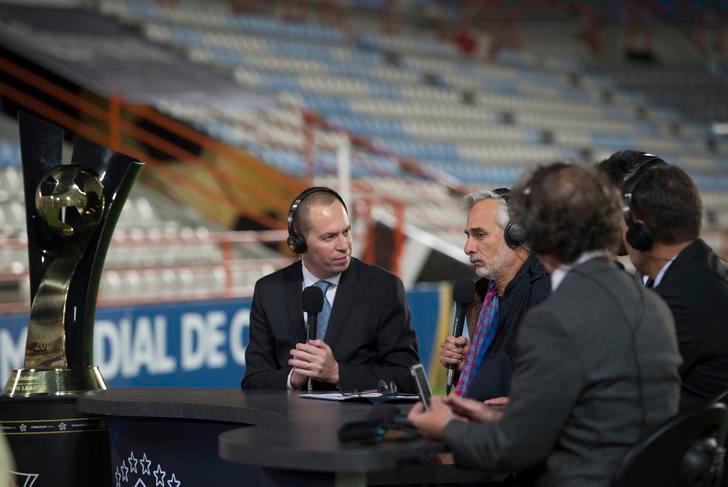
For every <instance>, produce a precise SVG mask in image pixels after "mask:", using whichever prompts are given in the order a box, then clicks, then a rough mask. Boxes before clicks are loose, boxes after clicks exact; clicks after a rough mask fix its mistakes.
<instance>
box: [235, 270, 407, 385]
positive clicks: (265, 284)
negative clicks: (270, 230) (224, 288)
mask: <svg viewBox="0 0 728 487" xmlns="http://www.w3.org/2000/svg"><path fill="white" fill-rule="evenodd" d="M301 265H302V263H301V262H300V261H299V262H295V263H294V264H292V265H290V266H288V267H286V268H284V269H280V270H278V271H276V272H274V273H273V274H270V275H268V276H265V277H263V278H262V279H260V280H258V282H256V284H255V291H254V294H253V304H252V307H251V310H250V343H249V344H248V347H247V349H246V351H245V365H246V370H245V377H244V378H243V381H242V384H241V385H242V387H243V388H244V389H285V388H286V382H287V378H288V373H289V372H290V370H291V367H290V366H289V365H288V360H289V358H290V351H291V349H292V348H294V347H295V346H296V344H297V343H303V342H305V341H306V327H305V323H304V320H303V307H302V304H301V294H302V283H303V272H302V270H301ZM324 341H325V342H326V343H327V344H328V345H329V346H330V347H331V349H332V351H333V354H334V358H335V359H336V361H337V362H338V363H339V387H340V388H341V390H343V391H351V390H354V389H357V390H359V391H361V390H365V389H376V388H377V385H378V381H379V380H380V379H384V380H385V381H386V382H387V383H389V382H390V381H394V382H395V384H397V388H398V390H399V391H400V392H416V390H415V385H414V382H413V380H412V377H411V375H410V371H409V367H410V366H412V365H414V364H416V363H418V362H419V361H420V358H419V354H418V349H417V337H416V336H415V332H414V330H413V329H412V327H411V325H410V312H409V309H408V308H407V304H406V303H405V294H404V286H403V285H402V281H400V280H399V278H398V277H396V276H395V275H393V274H390V273H389V272H386V271H384V270H383V269H380V268H379V267H374V266H371V265H368V264H365V263H363V262H360V261H359V260H357V259H353V258H352V259H351V264H350V265H349V268H348V269H347V270H346V271H344V272H343V273H342V275H341V279H340V280H339V285H338V289H337V290H336V297H335V299H334V303H333V306H332V308H331V315H330V317H329V325H328V328H327V329H326V336H325V337H324ZM314 386H315V387H316V389H319V390H325V389H335V388H336V387H335V386H334V385H333V384H327V383H318V382H314Z"/></svg>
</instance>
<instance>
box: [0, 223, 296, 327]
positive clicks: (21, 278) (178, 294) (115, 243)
mask: <svg viewBox="0 0 728 487" xmlns="http://www.w3.org/2000/svg"><path fill="white" fill-rule="evenodd" d="M287 236H288V232H287V231H283V230H270V231H244V232H216V233H209V234H207V235H198V234H193V235H184V234H180V235H174V236H169V235H153V236H150V235H116V236H114V237H113V239H112V243H111V248H112V249H113V250H119V249H120V248H124V249H126V250H131V249H133V248H134V247H141V246H143V247H144V249H149V248H150V247H156V246H159V247H162V248H165V249H169V248H170V247H171V246H176V248H177V249H180V248H183V247H185V246H194V247H198V246H200V245H203V244H213V245H216V246H217V247H218V248H219V249H220V250H221V256H222V258H221V259H220V260H219V261H215V262H204V261H202V260H201V261H198V262H194V261H193V262H184V263H154V264H153V265H129V264H128V263H126V264H123V263H115V262H114V260H111V261H108V260H107V263H106V265H105V266H104V275H105V276H108V274H109V273H112V272H113V273H116V274H118V275H121V276H123V275H128V274H131V273H152V274H159V273H162V272H164V271H165V270H174V271H176V272H184V271H195V272H197V273H198V274H210V273H212V272H214V271H221V272H222V273H223V276H224V279H223V286H222V288H221V289H212V290H210V289H200V290H199V291H195V292H192V293H190V292H187V293H185V291H184V290H181V291H180V290H176V291H175V293H174V295H173V296H171V295H166V296H165V295H153V296H152V295H149V293H148V292H146V293H142V292H141V291H140V292H139V294H138V295H137V296H131V295H133V294H134V293H124V294H125V296H122V297H120V298H119V297H109V296H103V295H102V296H101V298H100V304H101V305H102V306H104V305H106V306H109V305H122V304H123V305H127V304H137V303H142V302H148V301H149V300H150V298H151V299H153V300H154V301H155V302H157V301H160V300H162V301H167V302H175V301H185V300H188V299H190V298H192V297H194V298H195V299H216V298H236V297H250V296H251V295H252V291H253V289H252V283H251V285H250V286H244V287H241V286H235V285H234V282H233V276H234V275H235V274H236V273H240V272H245V271H253V272H255V271H261V270H262V269H269V270H270V271H272V270H274V269H278V268H281V267H284V266H286V265H288V264H290V263H291V262H292V261H293V259H294V258H293V256H290V257H275V258H264V259H258V258H255V259H251V258H248V259H242V258H238V257H236V255H235V247H236V246H239V245H244V244H248V243H279V242H283V241H285V239H286V238H287ZM2 245H3V247H4V248H13V249H24V248H26V247H27V241H26V240H24V239H3V240H2ZM0 282H18V283H27V282H29V276H28V271H27V269H26V266H24V265H21V266H19V267H18V269H13V270H10V271H4V272H3V271H0ZM152 294H153V293H152ZM29 304H30V303H28V302H25V303H22V302H12V303H0V314H2V313H15V312H24V311H27V310H28V308H29Z"/></svg>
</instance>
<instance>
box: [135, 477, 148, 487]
mask: <svg viewBox="0 0 728 487" xmlns="http://www.w3.org/2000/svg"><path fill="white" fill-rule="evenodd" d="M134 487H147V484H145V483H144V481H143V480H142V479H138V480H137V482H136V484H134Z"/></svg>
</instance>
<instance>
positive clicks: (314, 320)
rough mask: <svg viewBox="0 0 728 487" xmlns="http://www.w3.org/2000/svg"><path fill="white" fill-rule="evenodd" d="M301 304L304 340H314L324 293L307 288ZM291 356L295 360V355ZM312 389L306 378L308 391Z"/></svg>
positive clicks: (312, 287) (313, 288) (302, 295)
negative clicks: (304, 329)
mask: <svg viewBox="0 0 728 487" xmlns="http://www.w3.org/2000/svg"><path fill="white" fill-rule="evenodd" d="M301 304H302V307H303V311H305V312H306V338H307V339H308V340H315V339H316V328H317V327H318V314H319V313H320V312H321V310H322V309H324V292H323V291H322V290H321V289H320V288H318V287H316V286H308V287H307V288H305V289H304V290H303V293H302V294H301ZM291 352H292V353H291V354H292V356H293V358H294V359H296V358H297V357H296V354H293V351H291ZM311 389H312V383H311V378H310V377H309V378H308V390H309V392H310V391H311Z"/></svg>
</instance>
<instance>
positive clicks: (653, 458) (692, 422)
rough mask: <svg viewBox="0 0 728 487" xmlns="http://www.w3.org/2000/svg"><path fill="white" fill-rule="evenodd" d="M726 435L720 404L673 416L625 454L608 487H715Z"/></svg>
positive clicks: (726, 416)
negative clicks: (610, 486) (610, 485)
mask: <svg viewBox="0 0 728 487" xmlns="http://www.w3.org/2000/svg"><path fill="white" fill-rule="evenodd" d="M727 432H728V409H727V408H726V406H725V405H724V404H717V403H716V404H710V405H708V406H705V407H703V408H700V409H697V410H695V411H689V412H687V413H684V414H680V415H678V416H675V417H674V418H671V419H669V420H667V421H666V422H665V423H663V424H662V425H660V426H659V427H657V428H655V430H653V431H652V432H650V433H649V434H648V435H647V436H645V437H644V438H643V439H642V440H640V442H639V443H637V444H636V445H634V446H633V447H632V448H631V449H630V450H629V451H628V452H627V454H626V455H625V456H624V458H623V459H622V461H621V462H620V463H619V465H617V468H616V470H615V472H614V475H613V477H612V487H653V486H654V487H718V486H720V485H721V484H720V482H721V478H722V476H723V453H724V451H725V450H724V449H723V445H724V444H725V439H726V433H727Z"/></svg>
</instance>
